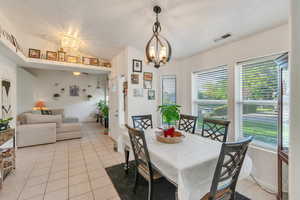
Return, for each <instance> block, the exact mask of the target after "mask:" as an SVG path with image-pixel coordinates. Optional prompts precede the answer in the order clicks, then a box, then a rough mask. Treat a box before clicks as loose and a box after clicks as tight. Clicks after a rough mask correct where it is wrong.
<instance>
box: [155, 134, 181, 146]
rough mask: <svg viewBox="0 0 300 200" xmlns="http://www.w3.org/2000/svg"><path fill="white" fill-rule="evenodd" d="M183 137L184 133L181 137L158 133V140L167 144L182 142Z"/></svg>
mask: <svg viewBox="0 0 300 200" xmlns="http://www.w3.org/2000/svg"><path fill="white" fill-rule="evenodd" d="M183 139H184V135H181V136H180V137H165V136H164V135H156V140H157V141H159V142H161V143H166V144H177V143H180V142H182V141H183Z"/></svg>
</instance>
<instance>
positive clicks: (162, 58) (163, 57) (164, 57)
mask: <svg viewBox="0 0 300 200" xmlns="http://www.w3.org/2000/svg"><path fill="white" fill-rule="evenodd" d="M153 11H154V12H155V13H156V21H155V23H154V25H153V28H152V30H153V35H152V37H151V39H150V40H149V42H148V43H147V45H146V59H147V61H148V62H149V63H153V64H154V67H156V68H159V67H160V65H161V64H166V63H167V62H169V61H170V59H171V55H172V49H171V45H170V43H169V42H168V40H167V39H166V38H164V37H163V36H161V35H160V34H159V33H160V31H161V26H160V22H159V21H158V14H159V13H160V12H161V8H160V7H159V6H154V8H153Z"/></svg>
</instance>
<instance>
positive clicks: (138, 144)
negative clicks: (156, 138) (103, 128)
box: [125, 124, 152, 174]
mask: <svg viewBox="0 0 300 200" xmlns="http://www.w3.org/2000/svg"><path fill="white" fill-rule="evenodd" d="M125 126H126V128H127V129H128V134H129V138H130V142H131V147H132V151H133V153H134V158H135V162H136V166H137V167H138V166H139V165H140V164H143V165H144V166H146V167H147V168H148V170H149V172H150V174H152V166H151V160H150V156H149V151H148V147H147V143H146V138H145V134H144V131H143V130H138V129H135V128H132V127H130V126H128V125H127V124H125Z"/></svg>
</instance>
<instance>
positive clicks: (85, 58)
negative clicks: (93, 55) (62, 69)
mask: <svg viewBox="0 0 300 200" xmlns="http://www.w3.org/2000/svg"><path fill="white" fill-rule="evenodd" d="M90 63H91V60H90V58H88V57H84V56H83V57H82V64H85V65H90Z"/></svg>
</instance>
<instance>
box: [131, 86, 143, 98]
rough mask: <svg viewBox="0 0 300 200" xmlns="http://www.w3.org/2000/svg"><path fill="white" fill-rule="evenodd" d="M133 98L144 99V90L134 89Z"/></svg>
mask: <svg viewBox="0 0 300 200" xmlns="http://www.w3.org/2000/svg"><path fill="white" fill-rule="evenodd" d="M133 96H134V97H143V96H144V90H143V88H135V89H133Z"/></svg>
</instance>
